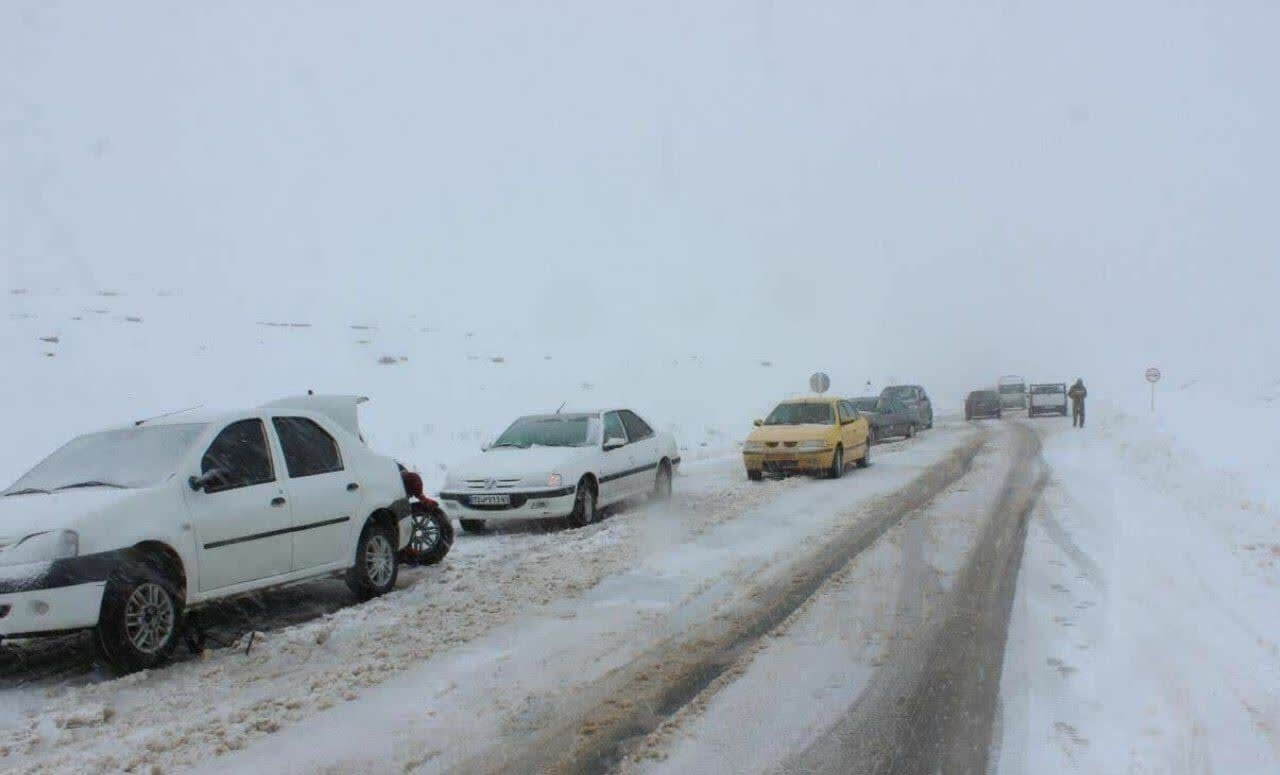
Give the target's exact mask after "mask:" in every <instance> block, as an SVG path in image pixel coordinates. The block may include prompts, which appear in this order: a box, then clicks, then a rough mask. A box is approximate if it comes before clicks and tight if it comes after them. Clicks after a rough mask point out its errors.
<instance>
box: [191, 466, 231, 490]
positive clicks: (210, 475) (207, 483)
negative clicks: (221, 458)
mask: <svg viewBox="0 0 1280 775" xmlns="http://www.w3.org/2000/svg"><path fill="white" fill-rule="evenodd" d="M226 483H227V474H226V472H225V471H223V470H222V469H221V468H210V469H209V470H208V471H205V472H204V473H203V474H201V475H199V476H193V477H191V478H189V479H187V484H188V485H189V486H190V487H191V489H193V490H195V491H196V492H208V491H209V488H210V487H211V486H213V485H218V484H226Z"/></svg>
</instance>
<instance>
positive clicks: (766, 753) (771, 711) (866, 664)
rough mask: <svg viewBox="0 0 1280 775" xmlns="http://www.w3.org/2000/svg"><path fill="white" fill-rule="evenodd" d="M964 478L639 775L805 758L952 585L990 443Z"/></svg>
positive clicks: (970, 542)
mask: <svg viewBox="0 0 1280 775" xmlns="http://www.w3.org/2000/svg"><path fill="white" fill-rule="evenodd" d="M995 430H997V434H996V435H995V436H994V437H993V439H992V441H991V443H990V444H989V446H988V447H987V449H986V450H984V451H983V452H982V453H981V454H979V456H978V457H977V458H976V459H975V460H974V462H973V465H972V468H971V471H970V473H969V475H968V476H966V477H965V478H963V479H962V480H960V481H958V482H956V483H954V484H952V485H951V486H950V487H948V488H947V489H946V490H945V491H944V492H943V493H941V494H940V495H939V496H938V497H937V498H936V499H935V500H933V501H932V502H931V503H930V504H929V505H928V506H927V507H925V508H924V509H922V510H920V511H919V512H916V513H915V514H912V515H910V516H909V517H907V518H906V519H904V520H903V521H902V522H900V523H898V524H897V525H894V526H893V527H891V528H890V529H889V530H888V531H887V532H886V533H885V534H884V535H883V536H882V537H881V538H880V539H879V540H878V541H876V543H875V544H873V545H872V546H871V547H870V548H868V549H867V550H865V551H864V552H863V553H861V554H860V555H858V556H857V557H856V558H855V559H854V560H853V561H852V562H850V563H849V565H848V566H846V567H845V569H844V570H842V571H841V572H840V573H838V574H836V575H835V576H833V577H832V578H831V579H829V580H828V581H827V583H826V584H824V585H823V587H822V588H821V589H820V590H819V592H818V593H817V594H815V595H814V596H813V598H811V599H810V601H809V602H808V603H806V604H805V606H804V607H803V608H801V609H799V610H798V611H796V612H795V613H794V614H792V616H791V617H790V618H789V619H788V620H787V621H786V622H785V623H784V624H783V625H782V626H780V627H779V628H777V629H776V630H775V631H773V632H772V633H771V634H770V637H769V638H767V639H764V640H762V641H761V642H760V643H759V644H758V645H757V647H756V648H755V650H754V653H752V654H751V655H750V656H749V657H748V658H745V659H743V660H742V661H741V662H740V663H739V664H738V665H735V668H734V670H732V671H731V672H730V673H727V674H726V675H724V676H722V677H721V679H720V680H719V681H717V683H716V685H715V686H713V687H711V688H710V689H709V690H708V691H706V692H704V693H703V695H702V696H700V697H699V698H698V699H697V700H696V701H695V702H693V703H691V704H690V705H689V706H687V707H686V708H685V709H684V710H683V711H682V712H681V713H679V714H677V715H676V716H675V717H674V718H673V719H672V720H671V721H669V722H668V723H666V724H664V725H663V727H662V728H660V729H659V730H658V731H657V732H655V733H654V734H652V735H650V736H649V737H648V739H646V740H645V741H644V743H643V744H642V745H641V746H640V747H639V748H638V749H637V750H636V751H635V752H634V754H633V755H632V757H631V758H630V760H629V761H628V762H627V763H626V766H625V768H624V770H625V771H627V772H636V773H668V772H669V773H683V772H698V773H746V772H767V771H772V770H774V769H775V768H777V767H778V766H780V765H782V764H783V763H784V762H785V761H786V760H787V759H788V758H789V757H790V756H792V755H793V754H796V753H798V752H800V751H802V750H804V749H805V747H806V746H808V745H809V744H810V743H812V742H813V741H814V740H815V739H816V738H817V736H818V735H819V734H820V733H821V732H822V731H823V730H824V729H826V728H827V727H829V726H830V725H831V724H832V722H833V721H835V720H836V719H839V718H841V717H842V716H843V715H844V714H845V713H846V712H847V711H848V710H849V708H850V707H851V706H852V705H853V704H854V703H855V702H856V701H857V699H858V697H859V696H860V695H861V693H862V692H863V690H864V688H865V687H866V685H867V682H868V681H869V680H871V678H872V676H873V675H874V674H875V672H876V671H877V669H878V668H879V667H880V666H881V665H883V664H885V663H887V662H889V661H892V660H893V659H894V651H895V648H897V646H898V644H906V643H909V642H911V641H912V640H913V639H914V638H915V637H916V636H917V633H918V631H919V630H920V627H921V625H923V624H924V623H925V622H927V621H929V619H930V613H931V611H932V610H933V609H934V608H935V607H936V606H937V605H938V604H939V602H940V600H941V598H942V597H943V596H944V595H945V594H947V593H948V592H949V591H950V590H951V589H952V588H953V585H954V583H955V581H956V578H957V574H958V572H959V570H960V569H961V567H962V566H963V565H964V563H965V558H966V557H967V556H968V555H969V553H970V552H971V551H972V550H973V548H974V546H975V543H976V541H977V539H978V535H979V533H980V532H981V531H982V528H983V525H984V521H985V518H986V517H987V516H988V515H989V514H990V513H991V511H992V509H993V506H994V504H995V503H996V502H997V501H998V500H999V499H1000V497H1001V492H1002V485H1003V484H1004V473H1005V472H1006V471H1007V470H1008V468H1009V467H1010V464H1011V461H1010V448H1009V444H1008V442H1009V436H1008V434H1007V433H999V432H998V429H995Z"/></svg>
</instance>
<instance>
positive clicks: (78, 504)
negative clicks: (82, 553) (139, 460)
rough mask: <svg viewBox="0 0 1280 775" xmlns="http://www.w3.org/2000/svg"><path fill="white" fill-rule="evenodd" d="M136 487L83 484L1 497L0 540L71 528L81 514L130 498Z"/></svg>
mask: <svg viewBox="0 0 1280 775" xmlns="http://www.w3.org/2000/svg"><path fill="white" fill-rule="evenodd" d="M137 492H138V491H137V490H117V489H113V488H109V487H86V488H84V489H80V490H66V491H64V492H55V493H50V494H48V495H41V494H39V493H35V494H32V495H5V496H3V497H0V543H7V541H6V540H4V539H14V538H22V537H24V536H28V535H31V534H32V533H39V532H40V531H42V530H58V529H59V528H69V527H74V526H75V524H76V522H78V521H79V520H80V519H81V518H82V517H84V516H86V515H89V514H92V513H94V512H98V511H103V510H105V509H108V508H110V507H112V506H115V505H116V504H118V503H120V502H121V501H124V500H128V499H129V498H132V497H133V496H134V495H135V494H136V493H137Z"/></svg>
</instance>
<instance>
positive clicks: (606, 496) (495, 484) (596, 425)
mask: <svg viewBox="0 0 1280 775" xmlns="http://www.w3.org/2000/svg"><path fill="white" fill-rule="evenodd" d="M679 465H680V452H679V450H678V449H677V447H676V442H675V439H674V438H672V436H671V434H670V433H658V432H655V431H654V430H653V428H652V427H650V426H649V424H648V423H646V422H645V421H644V420H642V419H640V417H639V416H638V415H636V413H635V412H632V411H631V410H629V409H610V410H604V411H597V412H577V413H570V414H537V415H529V416H527V417H521V418H520V419H518V420H516V421H515V422H513V423H512V424H511V427H509V428H507V429H506V430H505V431H503V432H502V435H500V436H499V437H498V438H497V440H496V441H494V442H493V444H492V445H490V446H488V447H486V448H485V451H484V453H483V454H481V455H480V456H479V457H475V458H473V459H471V460H468V461H466V462H465V463H463V464H461V465H459V466H456V467H454V468H451V469H450V471H449V475H448V478H447V479H446V481H445V486H444V490H443V491H442V492H441V493H440V500H441V501H442V502H443V503H444V506H445V509H446V511H447V513H448V514H449V515H451V516H453V517H457V518H458V521H459V522H460V523H461V524H462V528H463V530H469V531H477V530H483V529H484V527H485V523H486V522H487V521H490V520H507V519H531V518H540V517H565V518H568V520H569V523H570V524H571V525H573V526H575V527H582V526H584V525H588V524H590V523H592V522H594V521H595V520H596V517H597V513H598V510H599V509H601V508H603V507H605V506H608V505H610V504H613V503H617V502H618V501H620V500H623V499H624V498H629V497H632V496H636V495H644V494H651V495H654V496H656V497H658V498H666V497H669V496H670V495H671V477H672V475H673V474H674V473H675V470H676V469H677V467H678V466H679Z"/></svg>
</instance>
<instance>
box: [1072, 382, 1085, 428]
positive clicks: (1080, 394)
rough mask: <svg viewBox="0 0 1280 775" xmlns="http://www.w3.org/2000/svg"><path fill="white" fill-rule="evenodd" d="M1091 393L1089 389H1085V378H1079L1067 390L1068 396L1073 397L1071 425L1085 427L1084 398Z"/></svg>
mask: <svg viewBox="0 0 1280 775" xmlns="http://www.w3.org/2000/svg"><path fill="white" fill-rule="evenodd" d="M1087 395H1089V391H1088V390H1085V387H1084V380H1083V379H1077V380H1076V384H1074V385H1072V386H1071V389H1070V390H1068V391H1067V397H1068V398H1070V399H1071V427H1073V428H1083V427H1084V399H1085V396H1087Z"/></svg>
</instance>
